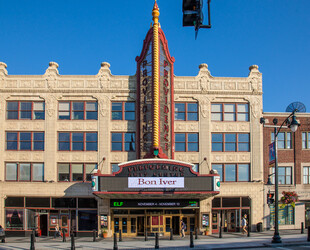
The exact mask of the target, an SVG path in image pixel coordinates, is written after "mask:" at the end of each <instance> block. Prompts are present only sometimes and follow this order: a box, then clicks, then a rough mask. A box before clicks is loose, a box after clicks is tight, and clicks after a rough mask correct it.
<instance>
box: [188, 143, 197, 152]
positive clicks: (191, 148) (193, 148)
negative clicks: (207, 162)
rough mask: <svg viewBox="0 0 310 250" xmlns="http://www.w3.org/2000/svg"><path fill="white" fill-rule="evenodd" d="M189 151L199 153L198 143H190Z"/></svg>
mask: <svg viewBox="0 0 310 250" xmlns="http://www.w3.org/2000/svg"><path fill="white" fill-rule="evenodd" d="M187 151H191V152H193V151H194V152H197V151H198V143H197V142H196V143H188V145H187Z"/></svg>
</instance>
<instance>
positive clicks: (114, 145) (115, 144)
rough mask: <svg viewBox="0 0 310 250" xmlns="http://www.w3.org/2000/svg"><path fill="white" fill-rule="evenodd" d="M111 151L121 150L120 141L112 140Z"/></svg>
mask: <svg viewBox="0 0 310 250" xmlns="http://www.w3.org/2000/svg"><path fill="white" fill-rule="evenodd" d="M112 151H122V143H121V142H112Z"/></svg>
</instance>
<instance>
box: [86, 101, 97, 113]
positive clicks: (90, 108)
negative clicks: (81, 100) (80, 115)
mask: <svg viewBox="0 0 310 250" xmlns="http://www.w3.org/2000/svg"><path fill="white" fill-rule="evenodd" d="M86 110H87V111H98V104H97V103H96V102H87V103H86Z"/></svg>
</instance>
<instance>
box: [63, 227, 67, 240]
mask: <svg viewBox="0 0 310 250" xmlns="http://www.w3.org/2000/svg"><path fill="white" fill-rule="evenodd" d="M66 241H67V240H66V230H65V229H64V228H63V229H62V242H66Z"/></svg>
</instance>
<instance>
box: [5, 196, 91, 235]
mask: <svg viewBox="0 0 310 250" xmlns="http://www.w3.org/2000/svg"><path fill="white" fill-rule="evenodd" d="M5 216H6V218H5V223H6V234H7V236H27V235H29V234H30V233H31V232H32V231H33V230H35V231H36V234H37V235H38V236H53V235H54V232H55V226H56V225H57V224H58V225H59V226H60V228H61V229H65V232H66V236H69V232H70V231H73V232H74V233H75V234H76V235H77V236H83V235H91V233H92V230H93V229H97V201H96V200H95V199H94V198H56V197H40V198H39V197H7V198H6V200H5Z"/></svg>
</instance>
